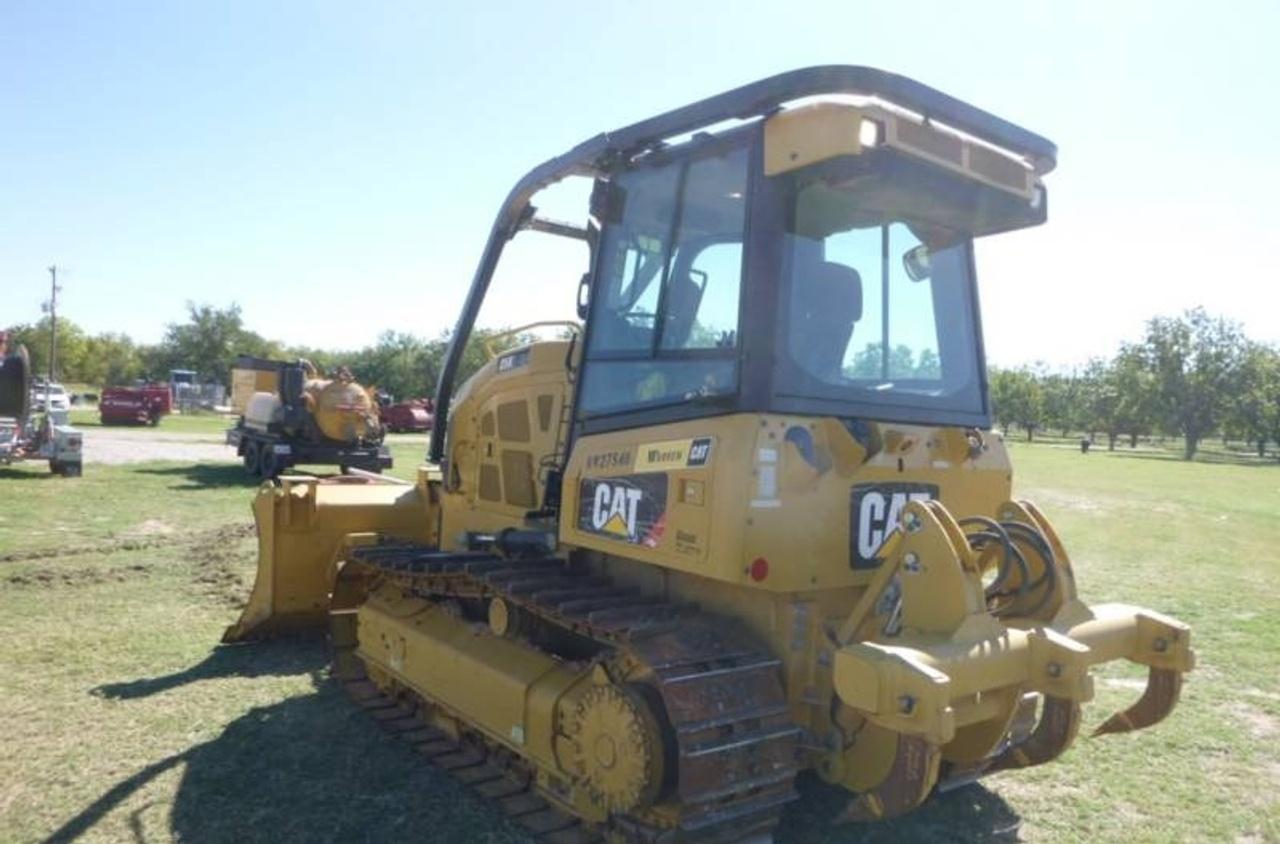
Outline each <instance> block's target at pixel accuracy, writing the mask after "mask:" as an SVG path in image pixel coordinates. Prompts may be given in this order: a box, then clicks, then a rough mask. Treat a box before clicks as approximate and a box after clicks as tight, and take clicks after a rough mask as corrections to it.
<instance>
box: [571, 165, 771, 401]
mask: <svg viewBox="0 0 1280 844" xmlns="http://www.w3.org/2000/svg"><path fill="white" fill-rule="evenodd" d="M746 181H747V152H746V150H745V149H744V148H736V149H732V150H727V151H721V152H717V153H713V154H710V155H705V156H702V157H698V158H693V159H683V160H679V161H673V162H671V163H668V164H664V165H660V166H650V167H642V168H638V169H636V170H633V171H630V172H628V173H625V174H623V175H622V176H620V177H618V179H617V187H619V188H620V189H621V191H622V192H623V193H622V195H623V197H624V200H623V201H624V203H625V204H624V206H623V214H622V219H621V221H620V222H619V223H616V224H613V225H611V226H609V227H607V228H606V230H605V233H604V237H603V241H602V250H603V251H602V253H601V256H600V265H599V267H598V270H597V272H598V275H597V278H596V283H595V289H594V291H593V297H592V298H593V302H592V306H591V307H592V314H591V316H592V327H591V338H590V341H589V343H588V347H587V365H586V367H585V372H584V376H583V386H582V390H583V393H582V400H581V407H582V409H583V411H584V412H585V413H587V414H592V415H599V414H608V413H617V412H621V411H626V410H630V409H635V408H642V407H648V406H658V405H663V404H673V403H677V402H682V401H686V400H689V399H693V398H696V397H700V396H715V395H727V394H732V393H734V392H736V391H737V349H738V318H739V310H740V308H739V304H740V293H741V287H742V264H743V260H742V257H743V248H742V240H743V230H744V226H745V222H746V212H745V204H746V199H745V196H746V192H747V191H746Z"/></svg>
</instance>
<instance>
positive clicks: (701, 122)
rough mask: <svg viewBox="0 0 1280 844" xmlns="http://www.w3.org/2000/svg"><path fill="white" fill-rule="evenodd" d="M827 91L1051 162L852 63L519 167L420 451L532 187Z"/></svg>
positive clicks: (1046, 146)
mask: <svg viewBox="0 0 1280 844" xmlns="http://www.w3.org/2000/svg"><path fill="white" fill-rule="evenodd" d="M835 96H846V97H860V98H868V99H873V100H877V101H881V102H885V103H889V104H891V105H893V106H897V107H899V108H903V109H906V110H908V111H910V112H914V113H915V114H917V115H920V117H921V118H922V119H923V120H924V121H925V122H926V123H939V124H942V125H944V126H946V127H949V128H950V129H952V130H957V131H959V132H962V133H964V134H966V135H969V136H972V137H974V138H976V139H978V140H979V141H982V142H985V143H987V144H991V145H993V146H996V147H999V148H1000V149H1003V150H1005V151H1007V152H1009V153H1011V154H1013V155H1015V156H1017V157H1019V158H1021V159H1023V160H1024V161H1025V163H1026V165H1027V166H1028V167H1029V168H1030V169H1031V170H1032V171H1033V172H1034V173H1036V174H1037V175H1044V174H1046V173H1049V172H1050V171H1051V170H1053V168H1054V166H1055V164H1056V163H1057V155H1058V150H1057V147H1056V146H1054V144H1053V142H1051V141H1050V140H1048V139H1047V138H1044V137H1042V136H1040V135H1037V134H1036V133H1034V132H1031V131H1028V130H1027V129H1023V128H1022V127H1020V126H1017V125H1015V124H1013V123H1010V122H1009V121H1007V120H1004V119H1002V118H999V117H996V116H995V115H994V114H991V113H989V112H986V111H983V110H982V109H980V108H976V107H975V106H972V105H969V104H968V103H966V102H963V101H961V100H957V99H956V98H955V97H952V96H950V95H948V94H944V93H943V92H941V91H939V90H937V89H935V88H930V87H929V86H928V85H923V84H921V83H919V82H916V81H915V80H913V79H908V78H907V77H905V76H899V75H898V74H896V73H889V72H887V71H883V70H878V69H876V68H871V67H859V66H854V65H821V66H816V67H809V68H803V69H800V70H793V71H789V72H787V73H780V74H778V75H777V76H770V77H768V78H766V79H761V80H760V81H758V82H752V83H751V84H749V85H743V86H742V87H740V88H734V89H732V90H729V91H725V92H724V93H722V94H717V95H715V96H713V97H708V98H706V99H704V100H698V101H697V102H694V103H690V104H689V105H686V106H682V107H680V108H677V109H673V110H671V111H668V112H664V113H662V114H659V115H657V116H655V117H650V118H648V119H646V120H641V121H640V122H638V123H633V124H631V125H630V126H625V127H623V128H621V129H617V130H615V131H613V132H603V133H601V134H599V135H596V136H594V137H592V138H588V139H587V140H585V141H583V142H582V143H580V144H578V145H577V146H575V147H573V148H572V149H570V150H569V151H568V152H566V153H564V154H562V155H560V156H557V157H556V158H552V159H550V160H548V161H545V162H543V163H542V164H540V165H538V166H537V167H535V168H534V169H532V170H530V171H529V172H528V173H526V174H525V176H524V177H523V178H522V179H521V180H520V181H519V182H517V183H516V185H515V187H513V188H512V189H511V192H510V193H509V194H507V198H506V201H505V202H504V203H503V205H502V208H501V209H500V210H499V212H498V215H497V219H496V220H495V221H494V224H493V228H492V229H491V230H490V232H489V240H488V242H487V244H486V245H485V250H484V253H483V255H482V256H481V259H480V264H479V266H478V267H477V268H476V273H475V276H474V277H473V279H472V282H471V290H470V292H469V293H468V294H467V299H466V302H465V303H464V304H463V307H462V311H461V313H459V315H458V322H457V325H456V327H455V329H454V332H453V336H452V340H451V342H450V344H449V351H448V354H447V355H446V357H445V361H444V366H443V367H442V368H441V371H440V380H439V382H438V383H437V388H436V406H437V413H436V416H435V420H434V424H433V427H432V437H431V450H430V451H429V452H428V459H429V460H431V461H433V462H438V461H439V460H440V458H441V457H442V456H443V454H444V438H445V432H446V431H447V430H448V415H449V414H448V408H449V400H450V398H451V397H452V394H453V386H454V381H455V379H456V377H457V371H458V366H459V364H460V362H461V360H462V352H463V350H464V348H465V347H466V344H467V340H468V338H469V337H470V335H471V328H472V325H473V324H474V323H475V319H476V315H477V314H478V313H479V311H480V305H481V303H482V302H483V301H484V296H485V293H486V291H487V290H488V287H489V280H490V279H491V278H492V276H493V271H494V269H495V268H496V266H497V263H498V259H499V258H500V257H501V255H502V248H503V245H504V244H505V243H506V242H507V241H508V240H510V239H511V238H512V237H513V236H514V235H515V234H516V233H517V232H518V231H519V230H520V228H521V227H522V226H524V225H527V224H528V223H529V221H530V218H531V217H532V213H533V211H532V206H530V204H529V200H530V199H531V198H532V197H533V195H534V194H536V193H537V192H538V191H540V190H542V189H543V188H545V187H547V186H549V185H551V184H554V183H556V182H558V181H560V180H562V179H564V178H566V177H568V176H586V177H588V178H592V177H594V178H599V177H604V176H607V175H608V174H609V173H610V171H611V170H613V169H614V167H616V166H618V165H620V164H622V163H624V162H626V161H627V160H628V159H630V158H631V157H632V156H634V155H636V154H637V153H640V152H643V151H644V150H646V149H649V148H651V147H654V146H656V145H659V144H661V143H662V142H663V141H665V140H667V139H670V138H676V137H679V136H682V135H688V134H690V133H693V132H696V131H698V130H700V129H707V128H709V127H712V126H715V125H716V124H720V123H726V122H729V121H734V120H738V121H748V120H752V119H756V118H761V117H765V116H767V115H769V114H772V113H774V112H776V111H778V110H780V109H782V108H783V107H784V106H785V105H786V104H788V103H793V102H795V101H797V100H803V99H807V98H812V97H835ZM552 225H554V224H552Z"/></svg>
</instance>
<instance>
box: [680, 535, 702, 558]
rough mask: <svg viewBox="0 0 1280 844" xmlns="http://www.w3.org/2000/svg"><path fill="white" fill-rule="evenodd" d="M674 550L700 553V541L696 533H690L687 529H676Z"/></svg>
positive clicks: (684, 552)
mask: <svg viewBox="0 0 1280 844" xmlns="http://www.w3.org/2000/svg"><path fill="white" fill-rule="evenodd" d="M676 551H678V552H679V553H681V554H700V553H702V541H701V540H700V539H699V538H698V535H697V534H696V533H690V532H689V531H687V530H677V531H676Z"/></svg>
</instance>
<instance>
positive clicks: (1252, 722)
mask: <svg viewBox="0 0 1280 844" xmlns="http://www.w3.org/2000/svg"><path fill="white" fill-rule="evenodd" d="M1224 709H1226V711H1227V712H1228V713H1229V714H1230V715H1231V716H1232V717H1234V718H1235V719H1236V720H1237V721H1239V722H1240V723H1241V724H1242V725H1243V726H1244V728H1245V730H1246V732H1248V733H1249V735H1251V736H1253V737H1254V738H1255V739H1268V738H1271V737H1272V736H1274V735H1277V734H1280V718H1276V717H1275V716H1273V715H1269V714H1267V713H1266V712H1263V711H1262V710H1261V709H1259V708H1257V707H1256V706H1250V705H1249V704H1247V703H1244V702H1243V701H1236V702H1235V703H1232V704H1229V705H1227V706H1226V707H1224Z"/></svg>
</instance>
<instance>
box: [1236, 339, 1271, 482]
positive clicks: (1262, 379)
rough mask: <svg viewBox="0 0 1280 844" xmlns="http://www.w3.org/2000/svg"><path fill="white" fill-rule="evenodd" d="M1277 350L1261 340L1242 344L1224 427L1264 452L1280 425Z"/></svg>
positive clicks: (1262, 455) (1262, 454)
mask: <svg viewBox="0 0 1280 844" xmlns="http://www.w3.org/2000/svg"><path fill="white" fill-rule="evenodd" d="M1278 416H1280V352H1278V351H1277V350H1276V349H1274V348H1272V347H1270V346H1264V345H1262V344H1261V343H1253V342H1249V343H1247V344H1246V346H1245V348H1244V351H1243V353H1242V354H1241V357H1240V366H1239V369H1238V370H1237V372H1236V380H1235V384H1234V385H1233V387H1232V390H1231V400H1230V405H1229V407H1228V408H1227V415H1226V421H1225V423H1224V424H1225V428H1226V430H1227V431H1228V432H1229V433H1231V434H1232V435H1234V436H1238V437H1240V438H1241V439H1243V440H1244V441H1245V442H1250V443H1253V444H1254V445H1255V447H1256V448H1257V450H1258V456H1259V457H1265V456H1266V454H1267V440H1268V439H1270V438H1271V437H1272V436H1273V433H1274V432H1275V431H1276V429H1277V427H1280V418H1277V417H1278Z"/></svg>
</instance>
